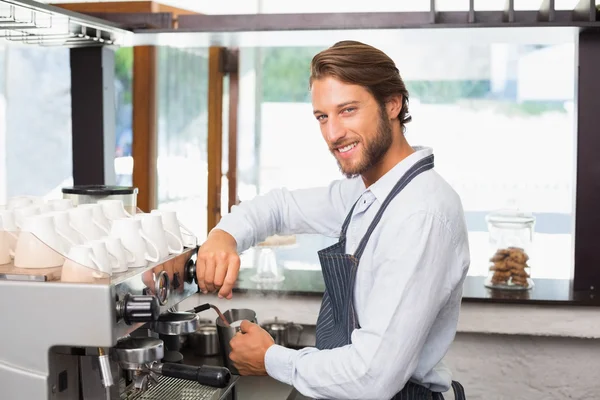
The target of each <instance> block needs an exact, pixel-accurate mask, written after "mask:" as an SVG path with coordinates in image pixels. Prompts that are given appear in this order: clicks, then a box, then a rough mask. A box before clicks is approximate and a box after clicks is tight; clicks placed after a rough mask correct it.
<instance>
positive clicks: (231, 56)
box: [220, 49, 240, 74]
mask: <svg viewBox="0 0 600 400" xmlns="http://www.w3.org/2000/svg"><path fill="white" fill-rule="evenodd" d="M239 58H240V57H239V51H238V50H237V49H225V51H223V52H222V53H221V60H220V66H221V72H224V73H225V74H231V73H235V72H238V68H239Z"/></svg>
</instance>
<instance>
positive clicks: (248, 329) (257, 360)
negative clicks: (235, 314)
mask: <svg viewBox="0 0 600 400" xmlns="http://www.w3.org/2000/svg"><path fill="white" fill-rule="evenodd" d="M240 330H241V332H238V333H237V334H236V335H235V336H234V337H233V339H231V341H230V342H229V345H230V346H231V353H230V354H229V358H230V359H231V361H233V365H234V366H235V367H236V368H237V369H238V371H239V373H240V375H267V370H266V369H265V354H266V353H267V350H268V349H269V347H271V346H272V345H273V344H274V343H275V342H274V340H273V338H272V337H271V335H270V334H269V332H267V331H265V330H264V329H262V328H261V327H260V326H258V325H257V324H253V323H252V322H250V321H242V323H241V325H240Z"/></svg>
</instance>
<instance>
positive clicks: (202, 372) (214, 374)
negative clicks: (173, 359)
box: [151, 363, 231, 388]
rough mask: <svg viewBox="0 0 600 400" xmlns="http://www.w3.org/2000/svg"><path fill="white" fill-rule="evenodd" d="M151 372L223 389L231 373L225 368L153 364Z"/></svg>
mask: <svg viewBox="0 0 600 400" xmlns="http://www.w3.org/2000/svg"><path fill="white" fill-rule="evenodd" d="M151 369H152V372H155V373H157V374H160V375H163V376H170V377H171V378H177V379H186V380H189V381H196V382H198V383H199V384H201V385H205V386H212V387H216V388H224V387H226V386H227V385H228V384H229V381H230V380H231V372H229V369H227V368H225V367H214V366H210V365H202V366H200V367H195V366H192V365H185V364H175V363H164V364H161V363H155V364H153V365H152V367H151Z"/></svg>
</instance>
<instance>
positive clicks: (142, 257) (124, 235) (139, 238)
mask: <svg viewBox="0 0 600 400" xmlns="http://www.w3.org/2000/svg"><path fill="white" fill-rule="evenodd" d="M110 236H112V237H118V238H119V239H121V242H122V243H123V246H124V247H125V248H126V249H127V250H129V251H130V252H131V253H132V254H133V256H134V257H135V261H134V262H133V264H132V265H131V267H132V268H138V267H145V266H147V265H148V261H151V262H157V261H158V260H159V257H160V255H159V252H158V248H157V247H156V244H155V243H154V242H153V241H152V239H150V238H149V237H148V236H146V234H145V233H144V232H143V231H142V223H141V221H139V220H137V219H134V218H119V219H115V220H113V222H112V227H111V229H110ZM146 243H148V245H149V246H150V247H151V248H152V253H153V255H150V254H149V252H148V247H147V246H146Z"/></svg>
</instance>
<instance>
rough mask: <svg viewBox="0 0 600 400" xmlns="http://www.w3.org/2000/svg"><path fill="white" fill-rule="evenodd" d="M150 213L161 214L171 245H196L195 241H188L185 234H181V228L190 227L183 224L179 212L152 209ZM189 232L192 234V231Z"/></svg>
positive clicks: (175, 246)
mask: <svg viewBox="0 0 600 400" xmlns="http://www.w3.org/2000/svg"><path fill="white" fill-rule="evenodd" d="M150 214H153V215H160V216H161V218H162V223H163V227H164V228H165V231H166V232H167V241H168V242H169V246H171V247H172V248H178V247H179V246H183V247H194V246H195V245H196V244H195V243H186V240H184V238H183V235H182V234H181V228H182V227H183V229H185V230H189V229H187V228H186V227H184V226H182V225H181V223H180V222H179V219H178V218H177V212H175V211H170V210H152V211H151V212H150ZM189 232H190V234H191V231H189Z"/></svg>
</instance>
